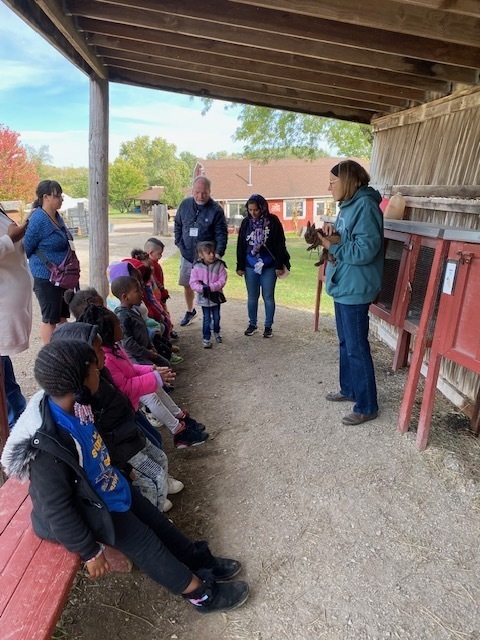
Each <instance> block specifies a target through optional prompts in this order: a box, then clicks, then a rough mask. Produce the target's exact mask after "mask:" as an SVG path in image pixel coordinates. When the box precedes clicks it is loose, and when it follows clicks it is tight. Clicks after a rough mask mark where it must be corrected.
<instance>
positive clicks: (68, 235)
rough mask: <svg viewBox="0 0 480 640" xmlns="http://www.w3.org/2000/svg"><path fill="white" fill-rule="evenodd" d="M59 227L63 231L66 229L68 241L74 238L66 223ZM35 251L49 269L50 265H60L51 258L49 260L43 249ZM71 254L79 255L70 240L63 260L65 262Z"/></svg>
mask: <svg viewBox="0 0 480 640" xmlns="http://www.w3.org/2000/svg"><path fill="white" fill-rule="evenodd" d="M59 229H63V231H65V235H66V236H67V240H68V241H70V240H73V236H72V234H71V233H70V230H69V229H68V227H67V226H66V225H65V224H62V225H60V227H59ZM34 253H36V254H37V256H38V257H39V258H40V260H41V261H42V262H43V264H44V265H45V266H46V267H47V269H48V268H49V266H48V265H54V266H58V265H55V264H54V263H53V262H52V261H51V260H49V259H48V258H47V256H46V255H45V254H44V253H43V251H42V250H41V249H35V251H34ZM71 254H73V255H74V256H76V255H77V254H76V253H75V251H73V250H72V248H71V247H70V242H69V243H68V250H67V255H66V256H65V258H64V259H63V261H62V262H65V260H66V259H67V257H68V256H70V255H71Z"/></svg>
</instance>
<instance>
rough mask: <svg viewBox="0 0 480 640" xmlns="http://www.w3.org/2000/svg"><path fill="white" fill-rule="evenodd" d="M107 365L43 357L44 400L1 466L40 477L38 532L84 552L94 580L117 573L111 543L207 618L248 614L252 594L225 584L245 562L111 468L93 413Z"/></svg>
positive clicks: (72, 351)
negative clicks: (225, 554)
mask: <svg viewBox="0 0 480 640" xmlns="http://www.w3.org/2000/svg"><path fill="white" fill-rule="evenodd" d="M97 364H98V363H97V357H96V355H95V352H94V351H93V349H92V348H91V347H90V346H89V345H88V344H87V343H85V342H80V341H78V340H69V341H67V340H58V341H56V342H53V343H51V344H48V345H46V346H45V347H44V348H43V349H42V350H41V351H40V352H39V354H38V356H37V360H36V362H35V367H34V373H35V378H36V380H37V382H38V383H39V385H40V386H41V387H43V389H44V391H40V392H38V393H37V394H35V395H34V396H33V398H32V399H31V400H30V402H29V404H28V406H27V409H26V410H25V412H24V414H22V416H21V418H20V420H19V421H18V422H17V424H16V425H15V429H14V430H13V431H12V433H11V435H10V437H9V438H8V440H7V443H6V445H5V449H4V451H3V455H2V459H1V461H2V464H3V466H4V468H5V471H6V473H7V474H8V475H9V476H14V477H16V478H19V479H21V480H25V479H27V478H28V477H29V478H30V487H29V493H30V497H31V499H32V505H33V510H32V524H33V528H34V530H35V533H36V534H37V535H38V536H39V537H41V538H45V539H47V540H51V541H52V542H57V543H60V544H62V545H63V546H64V547H66V548H67V549H68V550H69V551H71V552H73V553H78V554H79V555H80V556H81V557H82V559H83V560H84V561H85V564H86V567H87V570H88V573H89V575H90V576H91V577H92V578H99V577H101V576H103V575H104V574H106V573H107V572H108V571H109V564H108V561H107V560H106V558H105V554H104V553H103V552H104V547H103V544H108V545H110V546H112V547H114V548H115V549H118V550H119V551H121V552H122V553H124V554H125V555H126V556H127V557H128V558H130V559H131V560H132V561H133V562H134V563H135V564H136V565H137V566H138V567H139V568H140V569H141V570H142V571H144V572H145V573H146V574H147V575H148V576H150V578H151V579H152V580H154V581H155V582H156V583H158V584H160V585H162V586H164V587H166V588H167V589H169V590H170V591H172V592H173V593H176V594H179V595H180V594H181V595H182V596H183V597H184V598H185V599H186V600H188V601H189V602H191V603H192V604H193V605H194V606H195V607H196V608H197V611H199V612H200V613H209V612H213V611H227V610H230V609H234V608H235V607H238V606H240V605H241V604H243V603H244V602H245V600H246V599H247V597H248V585H247V584H246V583H245V582H242V581H240V580H238V581H234V582H225V583H223V582H217V581H221V580H228V579H229V578H232V577H233V576H234V575H236V574H237V573H238V572H239V571H240V563H239V562H237V561H236V560H230V559H226V558H215V557H214V556H213V555H212V554H211V553H210V551H209V549H208V546H207V543H206V542H195V543H194V542H191V541H190V540H189V539H188V538H187V537H186V536H184V535H183V534H182V533H181V532H180V531H179V530H178V529H177V528H176V527H175V526H174V525H173V524H171V523H170V522H169V520H168V519H167V518H166V517H165V516H164V515H163V514H162V513H160V511H159V510H158V509H156V508H155V507H154V506H153V505H152V504H151V503H150V502H149V501H148V500H147V499H146V498H144V497H143V496H142V495H141V494H140V493H139V492H138V491H137V490H136V489H135V487H131V486H130V485H129V483H128V482H127V480H126V479H125V478H124V477H123V476H122V474H121V473H120V472H119V471H118V470H117V469H116V468H115V467H114V466H113V465H112V464H111V459H110V455H109V452H108V450H107V448H106V446H105V443H104V442H103V440H102V438H101V436H100V435H99V433H98V431H97V430H96V428H95V424H94V422H93V413H92V411H91V407H90V402H91V396H92V394H94V393H96V392H97V391H98V387H99V370H98V368H97ZM102 543H103V544H102Z"/></svg>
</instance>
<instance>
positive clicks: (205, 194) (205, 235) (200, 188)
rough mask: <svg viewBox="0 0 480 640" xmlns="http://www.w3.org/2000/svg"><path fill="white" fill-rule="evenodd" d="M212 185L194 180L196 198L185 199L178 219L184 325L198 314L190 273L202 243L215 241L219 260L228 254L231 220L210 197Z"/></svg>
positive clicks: (176, 220)
mask: <svg viewBox="0 0 480 640" xmlns="http://www.w3.org/2000/svg"><path fill="white" fill-rule="evenodd" d="M210 187H211V182H210V180H209V179H208V178H206V177H205V176H197V177H196V178H195V180H194V181H193V187H192V196H191V197H189V198H185V199H184V200H183V201H182V202H181V203H180V206H179V207H178V211H177V215H176V216H175V244H176V245H177V247H178V248H179V249H180V253H181V255H182V259H181V263H180V278H179V281H178V284H180V285H181V286H182V287H184V290H185V302H186V303H187V311H186V313H185V315H184V317H183V318H182V320H181V321H180V326H182V327H184V326H185V325H187V324H188V323H189V322H190V321H191V320H192V319H193V318H194V317H195V316H196V315H197V312H196V310H195V309H194V308H193V304H194V297H195V293H194V291H193V290H192V289H191V287H190V273H191V271H192V265H193V263H194V262H195V260H196V253H195V248H196V246H197V243H198V242H203V241H205V240H210V241H211V242H215V251H216V254H217V255H218V257H219V258H221V257H222V256H223V254H224V253H225V249H226V247H227V241H228V230H227V220H226V218H225V213H224V211H223V209H222V207H221V206H220V205H219V204H218V202H216V201H215V200H212V198H211V197H210Z"/></svg>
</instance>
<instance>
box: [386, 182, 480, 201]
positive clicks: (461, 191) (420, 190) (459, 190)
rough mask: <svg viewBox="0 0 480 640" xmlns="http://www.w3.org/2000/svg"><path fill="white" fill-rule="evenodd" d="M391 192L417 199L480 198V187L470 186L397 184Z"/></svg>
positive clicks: (391, 188) (390, 189) (390, 188)
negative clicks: (398, 192)
mask: <svg viewBox="0 0 480 640" xmlns="http://www.w3.org/2000/svg"><path fill="white" fill-rule="evenodd" d="M389 191H390V193H395V192H397V191H400V193H401V194H402V195H404V196H416V197H436V198H480V185H470V184H468V185H467V184H457V185H452V184H448V185H447V184H444V185H440V184H406V185H405V184H396V185H393V186H392V187H389Z"/></svg>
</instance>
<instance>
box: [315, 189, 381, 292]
mask: <svg viewBox="0 0 480 640" xmlns="http://www.w3.org/2000/svg"><path fill="white" fill-rule="evenodd" d="M381 199H382V197H381V195H380V193H379V192H378V191H376V190H375V189H372V187H360V189H358V191H356V193H355V194H354V195H353V197H352V198H350V200H346V201H345V202H341V203H340V213H339V215H338V218H337V221H336V222H335V230H336V231H338V233H340V236H341V241H340V243H339V244H332V245H331V246H330V248H329V252H330V253H331V254H332V255H333V256H334V258H335V260H336V265H334V264H332V263H331V262H329V263H328V265H327V272H326V275H327V287H326V289H327V293H328V294H329V295H330V296H332V298H333V299H334V301H335V302H340V303H341V304H367V303H368V304H369V303H370V302H373V301H374V300H375V298H376V297H377V295H378V293H379V292H380V288H381V286H382V276H383V259H384V252H383V214H382V211H381V209H380V207H379V206H378V205H379V203H380V201H381Z"/></svg>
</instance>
